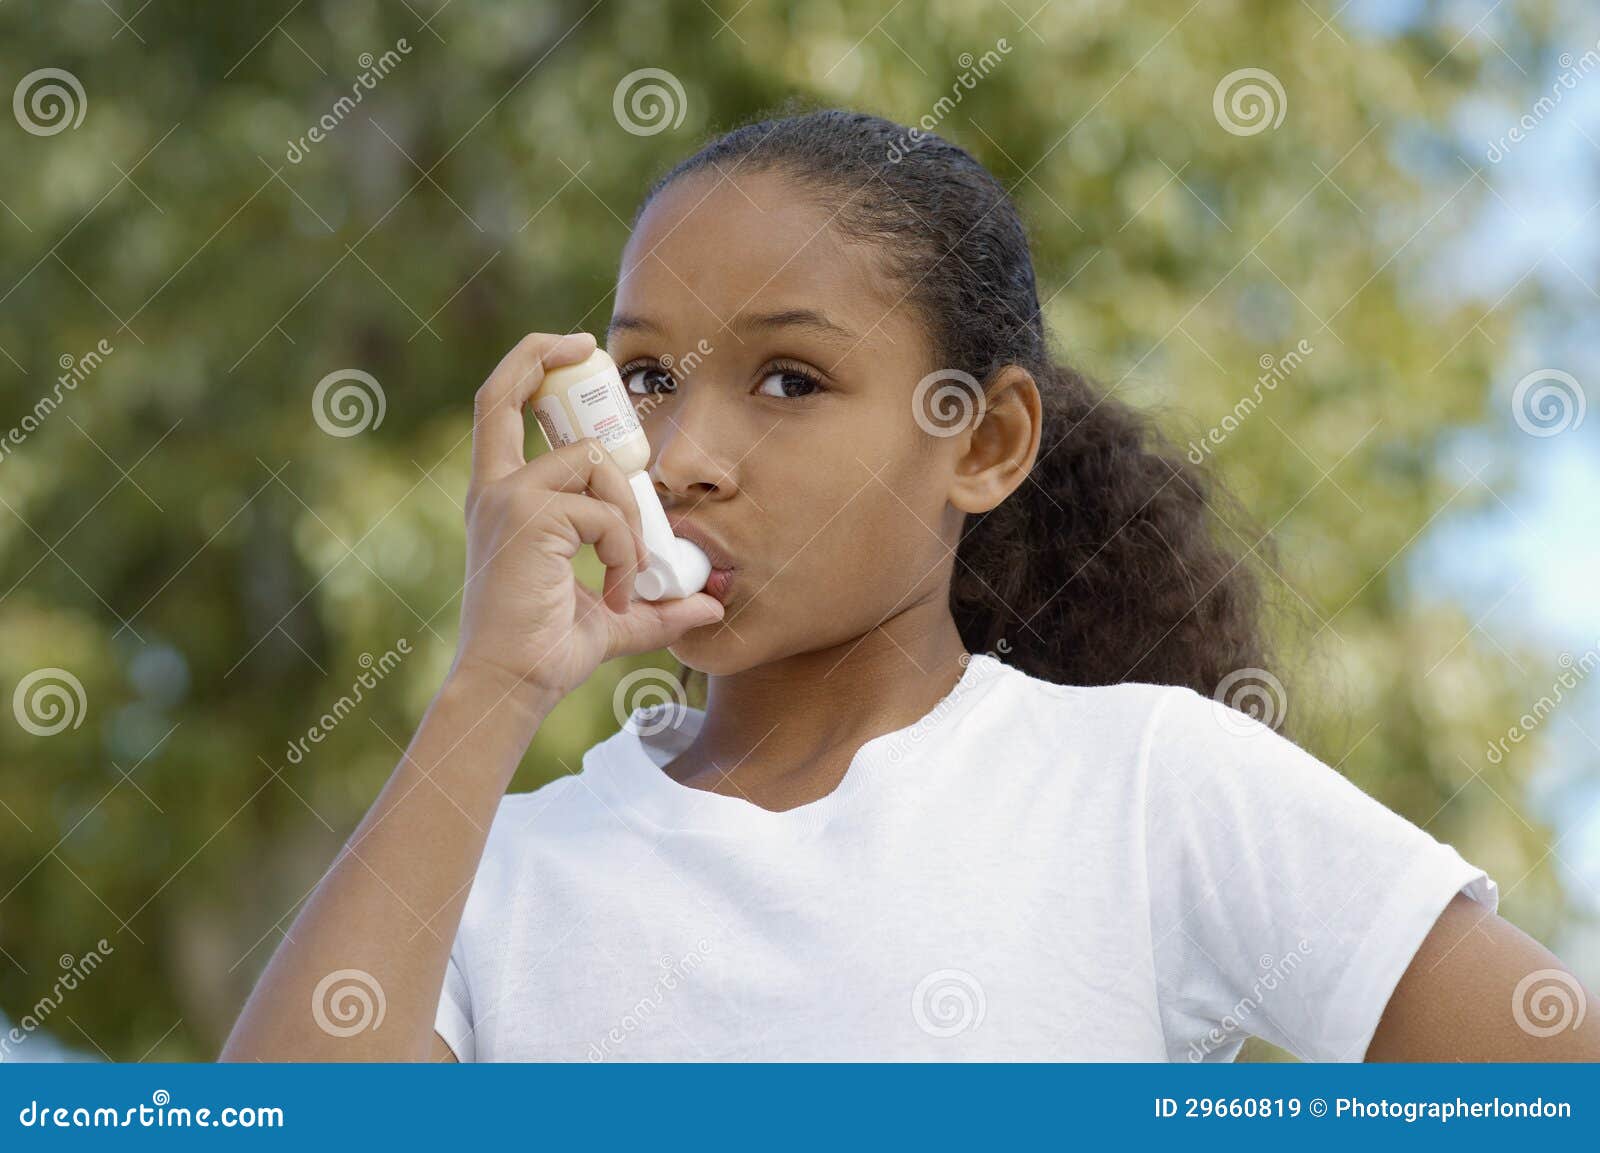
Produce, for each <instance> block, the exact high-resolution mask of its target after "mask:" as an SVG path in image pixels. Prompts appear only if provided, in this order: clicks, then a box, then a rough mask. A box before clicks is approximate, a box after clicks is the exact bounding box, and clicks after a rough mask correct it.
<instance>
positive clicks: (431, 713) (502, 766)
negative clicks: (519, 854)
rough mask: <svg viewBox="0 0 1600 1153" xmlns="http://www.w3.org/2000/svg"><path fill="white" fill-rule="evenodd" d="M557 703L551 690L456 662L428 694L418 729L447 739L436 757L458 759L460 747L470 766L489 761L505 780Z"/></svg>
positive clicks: (507, 779) (479, 765) (443, 759)
mask: <svg viewBox="0 0 1600 1153" xmlns="http://www.w3.org/2000/svg"><path fill="white" fill-rule="evenodd" d="M559 702H560V698H559V697H558V696H556V695H555V694H554V693H551V692H548V691H545V690H542V689H540V688H538V687H537V686H532V685H529V684H527V683H525V682H520V681H514V680H513V679H512V678H510V677H508V676H506V675H504V674H497V673H495V672H494V671H493V670H490V669H486V668H482V667H478V666H458V667H456V668H452V669H451V671H450V672H449V673H448V674H447V675H446V676H445V679H444V682H443V684H441V685H440V687H439V691H438V692H437V693H435V694H434V698H433V703H432V704H431V705H430V706H429V708H428V713H427V716H426V717H424V719H423V722H422V726H421V732H422V733H427V734H429V735H430V736H437V737H438V738H441V739H444V740H445V741H447V742H448V743H447V746H446V747H445V748H444V749H443V750H442V751H440V752H439V753H438V754H437V758H438V760H439V761H440V762H444V761H447V760H451V759H459V758H457V757H455V756H454V754H459V753H460V752H461V750H462V749H463V748H466V749H469V750H470V756H469V758H468V759H469V760H470V761H471V762H472V763H473V764H474V765H476V766H477V767H479V768H482V767H486V765H493V766H494V768H495V769H496V770H498V775H500V776H502V777H503V778H504V779H505V781H506V782H509V781H510V779H511V774H512V773H514V772H515V771H516V767H517V764H518V762H520V761H521V759H522V754H523V753H525V752H526V751H527V749H528V745H529V743H530V742H531V741H532V740H533V738H534V736H535V734H537V733H538V731H539V727H540V726H541V725H542V724H544V720H545V718H546V717H547V716H549V715H550V712H551V710H553V709H554V708H555V706H556V705H557V704H558V703H559ZM419 743H420V742H419ZM428 743H429V744H433V743H435V742H434V741H432V740H430V741H429V742H428ZM485 754H487V756H486V755H485Z"/></svg>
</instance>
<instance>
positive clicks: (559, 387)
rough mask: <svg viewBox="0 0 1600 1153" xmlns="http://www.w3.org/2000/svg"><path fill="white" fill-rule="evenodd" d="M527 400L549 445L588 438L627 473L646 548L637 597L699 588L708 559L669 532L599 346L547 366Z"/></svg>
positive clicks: (624, 402) (632, 419) (613, 373)
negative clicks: (580, 358) (583, 356)
mask: <svg viewBox="0 0 1600 1153" xmlns="http://www.w3.org/2000/svg"><path fill="white" fill-rule="evenodd" d="M528 403H529V407H531V408H532V409H533V415H534V417H535V419H537V420H538V422H539V428H540V430H541V431H542V432H543V433H544V438H545V440H547V441H549V442H550V447H551V448H563V447H565V446H566V445H569V444H573V443H575V442H577V441H579V440H582V439H583V438H584V437H586V436H592V437H594V438H595V439H596V440H598V441H599V442H600V443H601V445H603V446H604V447H605V450H606V451H607V452H608V453H610V454H611V459H612V460H614V461H616V462H617V466H618V467H619V468H621V469H622V471H623V473H624V474H625V475H626V476H627V478H628V485H629V487H630V488H632V489H633V499H634V500H635V502H637V503H638V505H639V522H640V525H641V527H642V528H643V529H644V546H645V551H646V552H647V553H648V556H647V558H646V564H645V567H644V568H643V569H641V570H640V571H639V573H638V575H637V576H636V577H635V578H634V582H633V587H634V590H635V591H636V592H637V593H638V594H639V596H640V597H641V598H642V599H644V600H647V601H661V600H677V599H679V598H681V597H686V596H689V595H691V594H693V593H697V592H699V591H700V590H701V589H703V588H705V587H706V579H707V578H708V577H709V576H710V575H711V562H710V561H709V560H707V559H706V554H705V553H703V552H701V551H700V548H699V546H697V545H695V544H693V543H691V542H689V541H686V540H682V539H680V538H678V537H675V536H673V535H672V526H671V525H670V524H669V523H667V514H666V511H665V510H664V509H663V508H662V507H661V498H660V497H658V496H656V490H655V485H654V484H653V483H652V482H651V480H650V475H649V473H648V472H646V471H645V470H646V469H647V468H648V467H649V464H650V442H649V441H648V440H646V439H645V436H644V429H643V428H641V427H640V426H639V418H638V415H637V414H635V412H634V411H633V401H632V400H630V399H629V397H628V390H627V389H626V388H624V387H623V385H622V376H621V375H620V374H619V373H618V372H617V366H616V364H614V363H613V362H612V360H611V357H609V356H607V355H606V352H605V350H604V349H600V348H597V349H595V350H594V352H593V353H591V354H590V356H589V359H587V360H585V361H584V362H583V363H581V364H573V365H567V366H565V367H562V368H552V369H548V370H546V372H545V374H544V380H543V382H542V383H541V384H540V385H539V391H538V392H536V393H534V394H533V396H532V398H530V400H529V402H528Z"/></svg>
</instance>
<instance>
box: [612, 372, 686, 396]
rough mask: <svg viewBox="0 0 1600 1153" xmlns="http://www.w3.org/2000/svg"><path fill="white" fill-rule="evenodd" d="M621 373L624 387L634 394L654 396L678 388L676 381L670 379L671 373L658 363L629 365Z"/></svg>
mask: <svg viewBox="0 0 1600 1153" xmlns="http://www.w3.org/2000/svg"><path fill="white" fill-rule="evenodd" d="M621 375H622V383H623V385H624V387H626V388H627V390H628V391H629V392H630V393H632V394H633V395H634V396H656V395H660V394H661V393H668V392H676V391H677V390H678V382H677V381H675V380H673V379H672V374H671V373H670V372H668V371H667V370H666V369H664V368H661V367H660V366H658V365H648V364H642V365H638V366H634V365H630V366H628V368H627V369H626V370H625V371H624V372H623V373H622V374H621Z"/></svg>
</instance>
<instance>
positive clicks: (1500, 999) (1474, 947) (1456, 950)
mask: <svg viewBox="0 0 1600 1153" xmlns="http://www.w3.org/2000/svg"><path fill="white" fill-rule="evenodd" d="M1367 1060H1369V1061H1596V1060H1600V1002H1597V1000H1596V998H1595V997H1593V996H1592V995H1590V994H1588V993H1587V992H1586V991H1585V989H1584V988H1583V986H1582V985H1581V984H1579V983H1578V979H1577V978H1576V977H1574V976H1572V974H1571V973H1570V972H1568V971H1567V969H1566V967H1565V966H1564V965H1562V964H1561V962H1560V961H1559V960H1558V959H1557V958H1556V957H1555V955H1554V954H1553V953H1551V952H1550V951H1549V950H1548V949H1546V948H1545V947H1544V946H1543V945H1541V944H1539V942H1537V941H1535V940H1534V939H1533V938H1532V937H1530V936H1528V935H1527V934H1526V933H1524V932H1523V931H1522V930H1521V929H1518V928H1517V927H1516V926H1515V925H1513V924H1511V923H1510V922H1509V921H1506V920H1504V919H1502V918H1501V917H1499V916H1497V915H1495V914H1494V913H1489V912H1486V911H1485V910H1484V909H1483V907H1482V906H1481V905H1479V904H1477V903H1476V902H1475V901H1472V900H1471V899H1469V898H1467V897H1465V896H1459V895H1458V896H1457V897H1456V898H1455V899H1454V900H1453V901H1451V903H1450V904H1449V905H1448V906H1447V907H1446V908H1445V911H1444V913H1443V914H1441V915H1440V917H1439V920H1438V922H1437V923H1436V924H1435V925H1434V927H1433V930H1432V931H1431V932H1430V933H1429V934H1428V936H1427V937H1426V938H1424V939H1423V943H1422V947H1421V948H1420V949H1418V950H1417V955H1416V956H1415V957H1414V958H1413V959H1412V961H1411V964H1410V966H1409V967H1408V968H1407V969H1406V971H1405V974H1404V976H1402V977H1401V978H1400V983H1399V984H1398V985H1397V986H1396V987H1395V991H1394V994H1393V996H1392V997H1390V999H1389V1005H1388V1007H1387V1008H1386V1009H1385V1010H1384V1012H1383V1017H1382V1018H1381V1019H1380V1020H1379V1022H1378V1029H1377V1032H1376V1033H1374V1034H1373V1037H1372V1043H1371V1045H1370V1046H1368V1048H1367Z"/></svg>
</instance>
